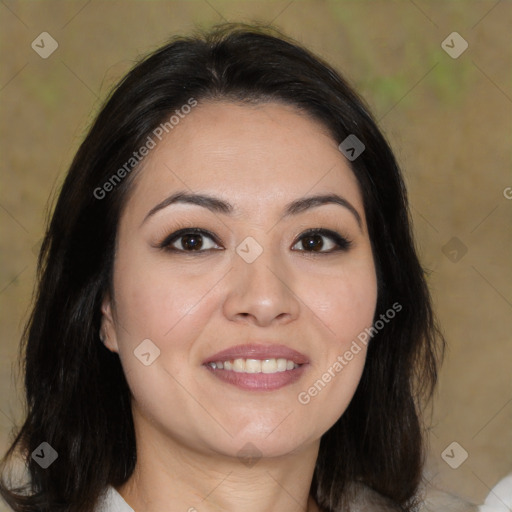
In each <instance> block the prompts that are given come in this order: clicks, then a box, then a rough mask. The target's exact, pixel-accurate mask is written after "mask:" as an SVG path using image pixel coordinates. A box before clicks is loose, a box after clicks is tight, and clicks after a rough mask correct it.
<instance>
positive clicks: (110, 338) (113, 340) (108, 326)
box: [100, 293, 119, 352]
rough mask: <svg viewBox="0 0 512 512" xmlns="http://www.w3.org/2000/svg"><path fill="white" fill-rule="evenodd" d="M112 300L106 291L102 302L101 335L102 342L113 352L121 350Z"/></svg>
mask: <svg viewBox="0 0 512 512" xmlns="http://www.w3.org/2000/svg"><path fill="white" fill-rule="evenodd" d="M112 311H113V307H112V300H111V298H110V294H109V293H106V294H105V297H104V299H103V302H102V304H101V327H100V337H101V338H102V340H101V341H102V342H103V344H104V345H105V347H107V348H108V349H109V350H110V351H111V352H119V347H118V344H117V334H116V324H115V321H114V315H113V312H112Z"/></svg>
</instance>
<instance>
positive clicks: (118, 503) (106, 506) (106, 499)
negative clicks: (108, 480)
mask: <svg viewBox="0 0 512 512" xmlns="http://www.w3.org/2000/svg"><path fill="white" fill-rule="evenodd" d="M94 512H135V511H134V510H133V508H131V507H130V505H128V503H126V501H124V499H123V497H122V496H121V495H120V494H119V493H118V492H117V491H116V490H115V489H114V488H113V487H111V486H108V487H107V488H106V489H105V492H104V493H103V495H102V496H101V498H100V500H99V501H98V505H97V506H96V509H95V511H94Z"/></svg>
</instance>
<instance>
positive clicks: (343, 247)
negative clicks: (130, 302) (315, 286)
mask: <svg viewBox="0 0 512 512" xmlns="http://www.w3.org/2000/svg"><path fill="white" fill-rule="evenodd" d="M190 234H196V235H201V236H206V237H208V238H210V239H211V240H212V241H213V242H214V243H215V244H216V245H220V244H219V242H218V241H217V239H216V237H215V235H213V233H211V232H209V231H207V230H205V229H200V228H183V229H179V230H178V231H175V232H174V233H171V234H170V235H168V236H166V237H165V238H164V239H163V240H162V241H161V242H160V243H159V244H158V245H157V247H158V248H159V249H162V250H165V251H168V252H172V253H184V254H187V253H188V254H205V253H207V252H209V251H216V250H220V249H200V250H197V251H187V250H185V249H178V248H176V247H171V244H173V243H174V242H176V241H178V240H179V239H180V238H182V237H183V236H184V235H190ZM315 235H320V236H325V237H327V238H330V239H331V240H332V241H333V242H334V243H335V244H336V246H337V247H336V248H334V249H330V250H328V251H307V250H304V249H302V250H299V251H298V252H304V253H306V254H308V255H309V254H311V255H317V254H324V255H325V254H332V253H334V252H339V251H348V250H349V249H350V247H351V246H352V241H351V240H349V239H348V238H346V237H345V236H342V235H340V234H339V233H336V231H331V230H330V229H324V228H314V229H308V230H307V231H305V232H304V233H301V234H300V235H299V237H298V239H297V241H296V242H294V244H293V245H294V246H295V245H297V243H299V242H300V241H301V240H302V239H304V238H307V237H309V236H315Z"/></svg>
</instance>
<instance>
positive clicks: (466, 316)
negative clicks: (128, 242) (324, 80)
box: [0, 0, 512, 507]
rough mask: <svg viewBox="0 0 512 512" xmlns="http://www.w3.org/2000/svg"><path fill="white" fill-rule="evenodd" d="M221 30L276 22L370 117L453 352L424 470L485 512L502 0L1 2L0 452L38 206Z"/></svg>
mask: <svg viewBox="0 0 512 512" xmlns="http://www.w3.org/2000/svg"><path fill="white" fill-rule="evenodd" d="M223 21H242V22H247V23H250V22H254V21H257V22H262V23H265V24H268V23H272V24H274V25H275V26H276V27H277V28H279V29H281V30H282V31H284V32H285V33H287V34H288V35H290V36H291V37H293V38H295V39H297V40H298V41H299V42H301V43H303V44H304V45H305V46H307V47H308V48H309V49H311V50H312V51H313V52H315V53H317V54H318V55H320V56H321V57H323V58H324V59H325V60H327V61H328V62H330V63H331V64H333V65H334V66H335V67H336V68H337V69H338V70H340V71H341V72H342V74H343V75H344V76H345V77H346V78H347V79H348V80H349V81H350V82H351V83H352V84H353V85H354V86H355V87H356V89H357V90H358V91H359V92H360V93H361V94H362V96H363V97H364V98H365V99H366V101H367V102H368V103H369V105H370V107H371V108H372V109H373V112H374V114H375V117H376V119H377V120H378V122H379V124H380V126H381V128H382V130H383V131H384V133H385V134H386V136H387V138H388V140H389V141H390V143H391V146H392V147H393V149H394V151H395V153H396V156H397V158H398V160H399V163H400V164H401V165H402V168H403V171H404V174H405V179H406V182H407V185H408V190H409V197H410V203H411V211H412V217H413V221H414V229H415V233H416V237H417V246H418V250H419V253H420V256H421V259H422V263H423V265H424V267H425V269H426V270H427V271H428V281H429V284H430V288H431V292H432V294H433V297H434V301H435V307H436V311H437V315H438V318H439V321H440V323H441V325H442V328H443V331H444V333H445V335H446V339H447V342H448V352H447V356H446V359H445V363H444V365H443V367H442V370H441V374H440V384H439V387H438V391H437V394H436V397H435V401H434V404H433V410H432V415H431V416H432V417H431V420H430V415H429V416H428V419H429V421H431V428H430V433H429V445H430V452H429V458H428V462H427V467H428V476H429V478H430V479H431V480H432V482H433V483H434V484H435V485H437V486H439V487H441V488H443V489H446V490H450V491H451V492H453V493H456V494H458V495H460V496H462V497H464V498H466V499H468V500H471V501H473V502H475V503H481V502H482V501H483V500H484V498H485V496H486V495H487V494H488V493H489V491H490V489H491V488H492V487H493V486H494V485H495V484H496V483H497V482H498V480H500V479H501V478H502V477H503V476H505V475H506V474H508V473H510V472H512V449H511V448H512V372H511V356H512V342H511V332H512V315H511V313H512V286H511V285H512V272H511V267H510V262H511V261H512V230H511V229H510V225H511V223H510V222H511V212H512V174H511V172H510V169H511V145H510V136H511V127H512V126H511V125H512V123H511V119H512V116H511V114H512V88H511V78H512V73H511V71H512V66H511V64H512V45H511V44H510V33H511V29H510V27H511V26H512V3H511V2H510V1H509V0H498V1H496V0H473V1H470V0H467V1H462V0H459V1H455V0H452V1H430V0H428V1H427V0H425V1H421V0H416V1H413V0H393V1H391V0H388V1H377V0H375V1H373V0H372V1H370V0H368V1H366V0H359V1H355V0H354V1H349V0H332V1H328V0H273V1H260V0H253V1H245V0H241V1H224V0H188V1H142V0H139V1H99V0H98V1H97V0H92V1H91V0H83V1H74V0H69V1H59V2H53V1H13V0H2V1H1V2H0V45H1V46H0V52H1V59H2V66H1V68H0V106H1V112H2V114H3V115H2V119H1V122H0V144H1V169H2V181H1V187H0V226H1V232H2V236H1V240H0V254H1V258H2V259H1V261H2V264H1V266H0V321H1V325H2V330H1V338H0V452H1V453H2V454H3V453H4V452H5V450H6V449H7V447H8V444H9V441H10V439H11V437H12V433H11V429H12V426H13V422H16V423H18V424H19V422H20V421H21V419H22V413H23V407H22V387H21V384H22V376H21V375H19V374H18V373H17V356H18V345H19V340H20V336H21V331H22V328H23V325H24V322H25V321H26V320H27V318H28V315H29V308H30V305H31V299H32V291H33V286H34V280H35V268H36V257H37V253H38V250H39V246H40V243H41V237H42V235H43V232H44V227H45V220H46V216H47V214H48V208H50V207H51V202H50V200H49V198H51V197H52V195H53V194H55V193H56V192H57V191H58V189H59V187H60V185H61V183H62V180H63V178H64V176H65V173H66V171H67V168H68V166H69V164H70V162H71V159H72V158H73V155H74V153H75V152H76V150H77V148H78V146H79V144H80V142H81V140H82V138H83V137H84V135H85V132H86V129H87V127H88V125H89V123H90V122H91V121H92V119H93V118H94V116H95V114H96V113H97V111H98V109H99V107H100V106H101V103H102V101H103V100H104V99H105V97H106V95H107V93H108V92H109V90H110V88H111V87H112V85H113V84H114V83H115V82H116V81H117V80H119V79H120V78H121V77H122V76H123V75H124V74H125V73H126V72H127V71H128V70H129V69H130V68H131V67H132V66H133V65H134V63H135V61H136V60H137V59H138V58H139V57H141V56H142V55H144V54H146V53H147V52H149V51H151V50H153V49H155V48H157V47H158V46H160V45H161V44H163V43H164V42H165V41H166V40H167V39H168V38H169V37H171V36H172V35H175V34H189V33H190V32H191V31H194V30H195V29H198V28H200V29H201V28H208V27H211V26H212V25H214V24H216V23H220V22H223ZM0 507H1V505H0Z"/></svg>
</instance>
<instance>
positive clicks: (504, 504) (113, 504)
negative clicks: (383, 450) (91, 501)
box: [95, 474, 512, 512]
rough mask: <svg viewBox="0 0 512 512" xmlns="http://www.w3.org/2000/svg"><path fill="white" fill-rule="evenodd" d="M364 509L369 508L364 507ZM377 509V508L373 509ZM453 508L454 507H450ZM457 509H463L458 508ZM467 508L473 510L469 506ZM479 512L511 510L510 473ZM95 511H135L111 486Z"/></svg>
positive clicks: (439, 506) (429, 507) (438, 505)
mask: <svg viewBox="0 0 512 512" xmlns="http://www.w3.org/2000/svg"><path fill="white" fill-rule="evenodd" d="M449 496H450V495H448V494H445V493H442V496H441V499H440V501H437V500H434V502H430V503H426V504H425V506H424V508H423V509H422V510H425V511H426V512H430V511H437V510H444V509H446V508H447V507H446V506H445V505H446V504H447V503H448V502H450V504H452V505H453V503H455V502H452V501H451V500H449V499H448V500H447V497H449ZM366 510H371V508H370V509H368V508H366ZM375 510H377V509H375ZM452 510H455V509H452ZM457 510H464V508H463V509H460V508H458V509H457ZM467 510H474V507H469V508H468V509H467ZM477 510H478V511H479V512H509V511H510V510H512V474H510V475H508V476H506V477H505V478H503V480H501V481H500V482H499V483H498V484H497V485H496V486H495V487H494V488H493V489H492V491H491V492H490V493H489V495H488V496H487V499H486V500H485V503H484V504H482V505H480V506H479V507H477ZM95 512H135V511H134V510H133V508H131V507H130V505H128V503H126V501H124V499H123V497H122V496H121V495H120V494H119V493H118V492H117V491H116V490H115V489H114V488H113V487H111V486H109V487H107V489H106V490H105V494H104V495H103V497H102V499H101V500H100V502H99V504H98V506H97V507H96V511H95Z"/></svg>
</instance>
